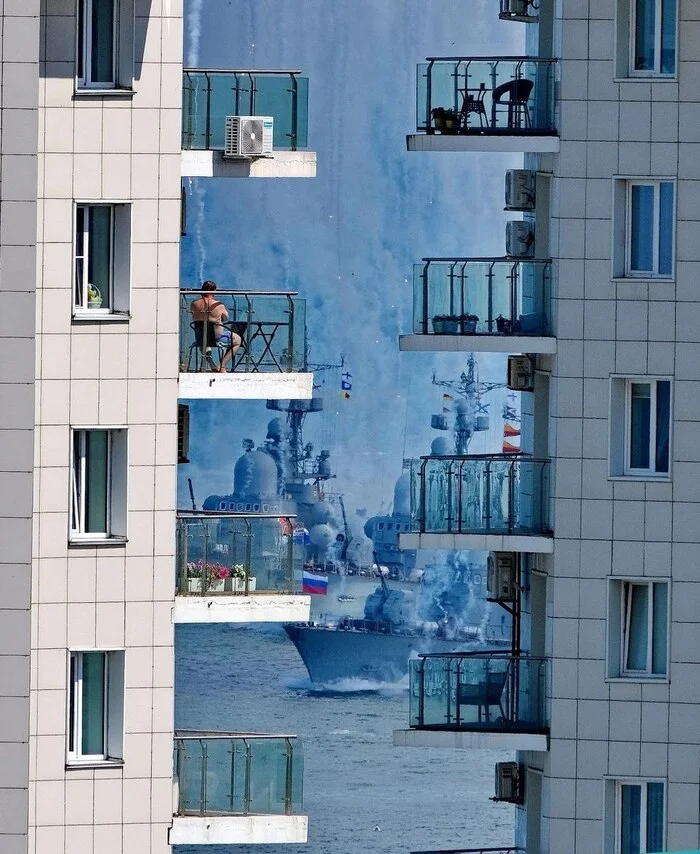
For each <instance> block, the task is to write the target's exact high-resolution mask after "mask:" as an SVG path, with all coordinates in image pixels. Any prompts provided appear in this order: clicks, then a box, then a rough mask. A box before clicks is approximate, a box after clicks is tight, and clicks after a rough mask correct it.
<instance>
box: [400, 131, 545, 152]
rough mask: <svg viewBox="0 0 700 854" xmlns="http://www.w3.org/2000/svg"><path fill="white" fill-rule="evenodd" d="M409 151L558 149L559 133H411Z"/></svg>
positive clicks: (535, 150)
mask: <svg viewBox="0 0 700 854" xmlns="http://www.w3.org/2000/svg"><path fill="white" fill-rule="evenodd" d="M406 148H407V149H408V151H506V152H510V151H514V152H523V153H525V154H538V153H551V154H556V153H557V152H558V151H559V137H558V136H544V135H542V136H540V135H537V134H534V135H530V134H518V135H516V134H513V135H511V134H493V135H492V136H490V135H488V134H479V133H474V134H449V133H410V134H407V136H406Z"/></svg>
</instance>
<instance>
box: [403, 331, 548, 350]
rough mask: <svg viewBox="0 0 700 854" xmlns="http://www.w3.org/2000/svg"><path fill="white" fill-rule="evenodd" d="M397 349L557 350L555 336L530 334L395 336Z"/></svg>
mask: <svg viewBox="0 0 700 854" xmlns="http://www.w3.org/2000/svg"><path fill="white" fill-rule="evenodd" d="M399 350H402V351H404V352H412V353H543V354H552V353H556V352H557V339H556V338H550V337H546V338H545V337H536V336H534V335H433V334H429V335H418V334H416V335H399Z"/></svg>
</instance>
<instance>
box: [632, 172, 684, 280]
mask: <svg viewBox="0 0 700 854" xmlns="http://www.w3.org/2000/svg"><path fill="white" fill-rule="evenodd" d="M626 223H627V238H626V240H625V251H626V259H625V275H627V276H644V277H651V276H672V275H673V225H674V206H673V182H672V181H628V182H627V217H626Z"/></svg>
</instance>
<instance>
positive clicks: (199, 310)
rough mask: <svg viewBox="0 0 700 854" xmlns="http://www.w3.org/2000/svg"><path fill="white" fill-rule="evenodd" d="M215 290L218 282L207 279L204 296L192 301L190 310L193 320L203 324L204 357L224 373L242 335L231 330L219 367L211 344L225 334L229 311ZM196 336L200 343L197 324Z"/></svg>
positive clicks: (203, 288)
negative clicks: (229, 339)
mask: <svg viewBox="0 0 700 854" xmlns="http://www.w3.org/2000/svg"><path fill="white" fill-rule="evenodd" d="M215 290H216V282H212V281H211V280H210V279H207V281H206V282H204V283H203V284H202V296H201V297H199V299H196V300H194V301H193V302H192V305H191V306H190V310H191V312H192V320H193V321H194V322H195V323H201V324H202V327H201V330H202V331H201V346H202V347H203V350H204V358H205V359H206V361H207V364H208V365H209V367H210V368H212V369H215V370H218V371H220V372H222V373H223V372H224V371H225V370H226V363H227V362H228V361H230V360H231V359H232V358H233V357H234V356H235V354H236V353H237V352H238V349H239V347H240V346H241V336H240V335H238V334H237V333H235V332H231V343H230V344H229V346H228V347H227V348H226V352H225V353H224V355H223V356H222V357H221V364H220V365H219V367H218V368H217V367H216V365H215V364H214V360H213V359H212V357H211V345H212V344H216V342H217V341H218V340H219V339H220V338H221V336H222V335H223V334H224V323H225V322H226V321H227V320H228V311H226V306H225V305H224V304H223V303H222V302H219V300H217V298H216V297H215V296H214V291H215ZM195 336H196V338H197V343H198V344H200V335H199V334H198V329H197V327H196V326H195ZM205 342H206V346H205Z"/></svg>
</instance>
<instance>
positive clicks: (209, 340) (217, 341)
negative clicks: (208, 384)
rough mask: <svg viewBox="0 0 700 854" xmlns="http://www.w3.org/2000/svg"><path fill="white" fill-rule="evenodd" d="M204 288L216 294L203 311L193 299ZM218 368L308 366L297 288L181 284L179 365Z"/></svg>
mask: <svg viewBox="0 0 700 854" xmlns="http://www.w3.org/2000/svg"><path fill="white" fill-rule="evenodd" d="M205 293H207V294H208V296H210V297H213V298H214V302H212V303H211V304H210V307H209V310H208V311H207V312H206V314H204V315H202V312H201V311H194V312H193V303H196V302H197V301H198V300H200V299H201V298H202V296H203V295H204V294H205ZM222 307H223V309H222ZM195 316H196V317H197V319H196V320H195ZM204 317H206V318H208V320H205V319H204ZM222 369H223V370H224V371H225V372H227V373H228V372H231V371H236V372H238V373H260V372H283V373H284V372H287V373H292V372H294V371H304V370H306V301H305V300H303V299H299V298H297V296H296V292H295V291H233V290H226V289H222V290H216V291H208V292H205V291H202V290H197V289H192V288H181V289H180V371H181V372H182V373H202V372H206V371H220V370H222Z"/></svg>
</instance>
